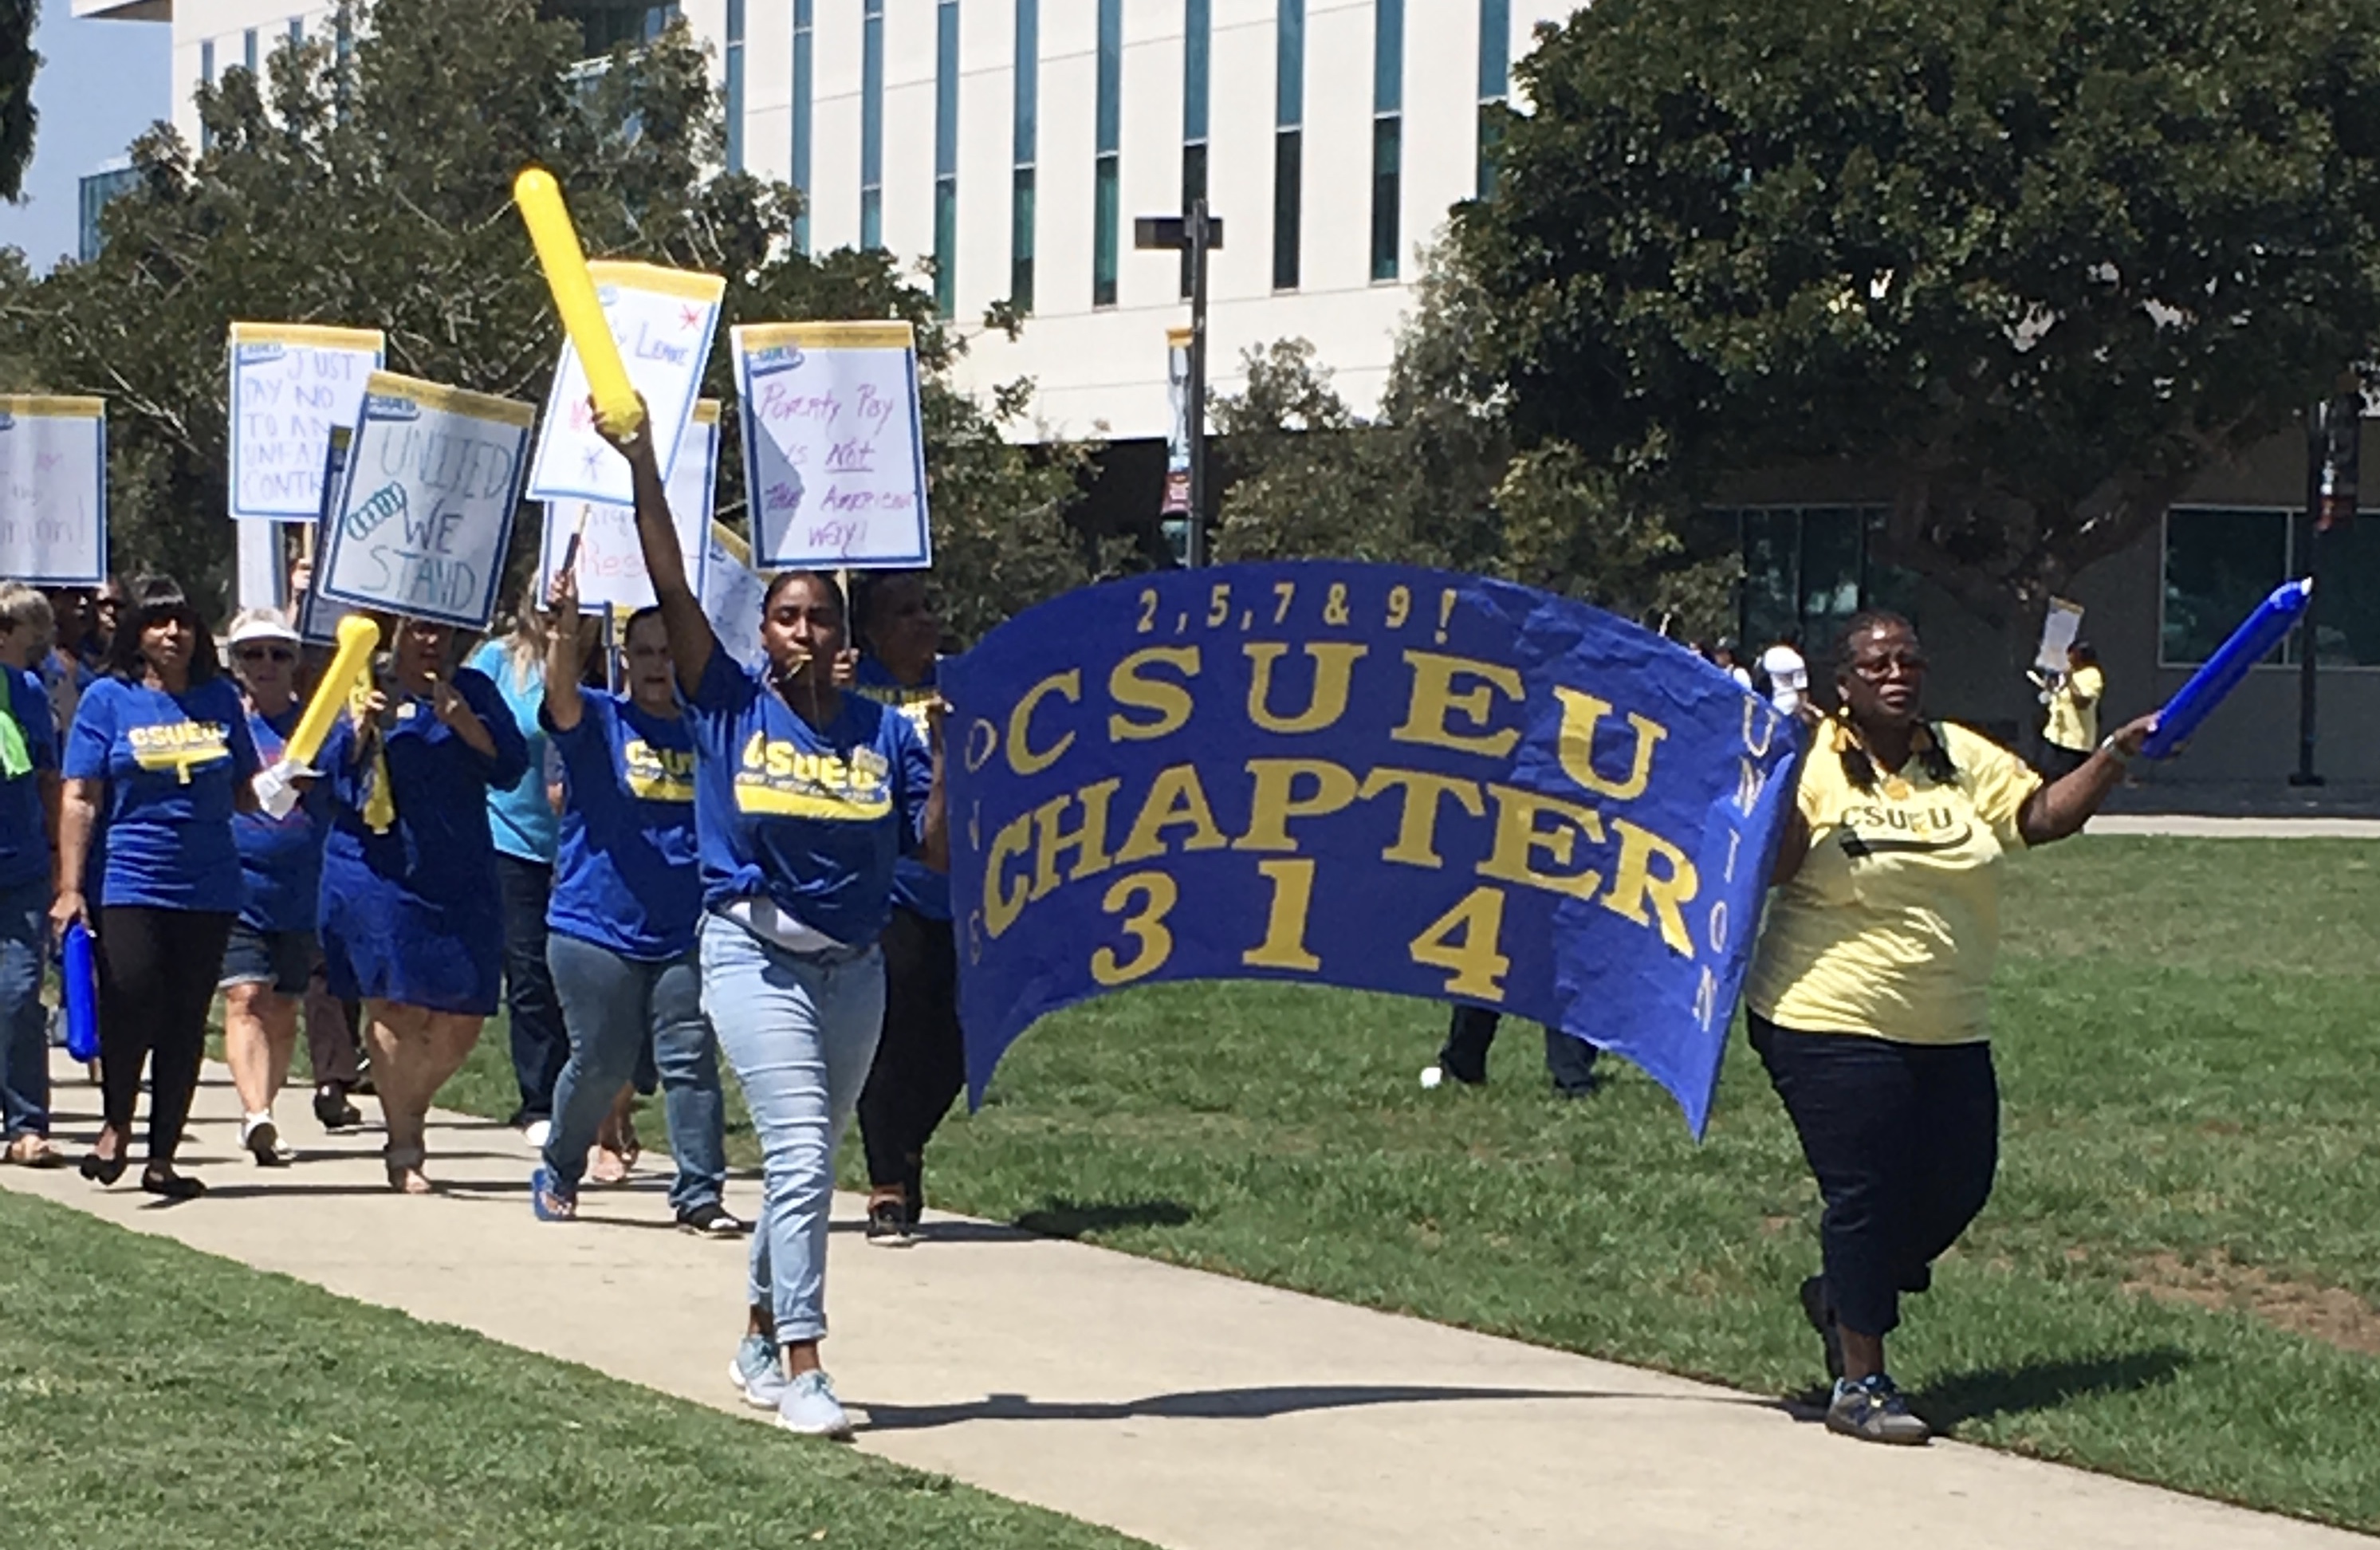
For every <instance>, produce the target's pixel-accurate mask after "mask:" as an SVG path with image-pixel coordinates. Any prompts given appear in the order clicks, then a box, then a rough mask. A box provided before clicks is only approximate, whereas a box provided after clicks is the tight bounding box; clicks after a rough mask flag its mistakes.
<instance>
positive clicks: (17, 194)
mask: <svg viewBox="0 0 2380 1550" xmlns="http://www.w3.org/2000/svg"><path fill="white" fill-rule="evenodd" d="M41 22H42V6H41V0H0V200H9V201H10V202H11V203H14V202H15V201H16V200H18V199H20V198H22V197H23V195H24V192H25V169H26V168H27V167H29V166H30V165H32V163H33V129H34V126H35V122H36V121H37V120H38V119H39V118H40V117H41V115H40V113H39V111H38V110H36V109H35V108H34V106H33V75H34V72H35V71H37V70H39V69H40V68H41V67H42V56H41V54H38V53H36V52H35V51H34V48H33V33H34V30H36V29H37V28H39V27H40V26H41Z"/></svg>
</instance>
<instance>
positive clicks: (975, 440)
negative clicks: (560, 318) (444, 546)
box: [0, 0, 1099, 629]
mask: <svg viewBox="0 0 2380 1550" xmlns="http://www.w3.org/2000/svg"><path fill="white" fill-rule="evenodd" d="M341 33H342V35H346V36H351V37H353V38H354V39H355V40H356V41H355V43H354V46H353V49H352V51H351V52H350V53H348V54H345V55H344V56H343V55H342V54H341V53H340V52H339V50H338V49H337V48H335V47H334V45H333V44H332V43H330V42H326V41H321V40H317V41H314V42H306V43H303V44H285V45H283V46H282V47H281V48H279V49H277V50H275V52H274V53H273V57H272V58H271V60H270V62H269V64H268V67H267V68H266V69H265V71H264V72H263V74H262V77H261V79H260V78H259V77H258V76H257V75H253V74H251V73H249V71H247V70H244V69H234V70H231V71H229V72H227V73H226V74H225V76H224V78H223V79H222V80H221V81H220V82H219V83H217V84H216V85H214V86H212V87H202V88H200V94H199V106H200V115H201V118H202V120H203V122H204V124H205V126H206V131H207V144H206V149H205V150H204V151H201V152H200V153H199V154H197V155H195V156H194V155H192V154H191V152H190V150H189V148H188V146H187V145H186V144H185V143H184V142H183V141H182V140H181V139H180V138H179V137H178V136H177V135H176V134H175V133H174V131H173V130H172V129H171V128H170V127H167V126H164V125H159V126H157V127H155V128H153V129H152V131H151V132H150V133H149V134H148V135H146V136H144V137H143V138H142V139H140V141H139V142H138V143H137V144H136V145H135V146H134V147H133V164H134V165H135V167H136V168H137V169H138V170H139V172H140V179H139V181H138V183H137V184H136V186H135V187H134V188H132V189H130V190H129V191H128V192H127V193H126V194H124V195H123V196H121V197H119V198H118V199H116V200H114V201H112V202H111V203H110V204H109V205H108V207H107V210H106V212H105V214H104V216H103V220H104V223H105V231H106V235H107V244H106V247H105V249H104V250H103V253H102V254H101V256H100V257H99V259H98V260H96V261H94V262H92V263H90V264H83V265H74V264H67V265H61V266H60V267H59V268H58V269H56V270H55V271H54V272H52V273H51V274H50V275H48V276H47V277H45V278H43V279H41V280H39V281H29V280H28V279H26V278H25V277H24V275H23V274H22V272H21V270H19V271H17V272H13V273H11V272H5V271H0V359H13V360H16V361H18V362H20V363H22V365H23V366H24V367H25V368H26V369H29V370H30V372H32V373H34V374H35V376H36V377H37V379H38V380H39V381H41V382H42V385H43V386H45V387H46V388H48V389H50V390H52V391H56V392H74V393H95V394H102V395H103V396H104V397H106V399H107V400H108V408H109V417H110V418H109V431H110V436H109V441H110V457H109V464H110V469H109V472H110V495H111V507H112V515H113V517H114V521H113V522H112V525H111V526H112V529H113V530H112V535H111V536H112V539H113V540H114V543H115V562H116V563H117V565H118V567H119V568H133V567H137V566H139V565H156V566H161V567H164V568H168V569H172V570H174V571H176V572H177V573H179V574H182V575H184V576H185V577H186V579H188V580H189V581H191V582H193V583H213V584H216V585H220V584H221V582H222V581H223V579H224V578H225V575H226V574H227V571H228V562H229V556H230V551H231V534H230V533H229V531H228V523H227V521H226V519H225V516H224V515H223V514H224V511H225V478H226V467H225V464H226V457H225V450H226V429H225V427H226V411H225V361H224V347H225V331H226V329H227V328H228V326H229V324H230V323H231V322H232V321H234V320H235V319H256V320H265V321H280V320H287V321H318V322H325V323H349V324H360V325H377V326H379V327H382V328H383V329H385V330H386V332H387V336H388V360H389V366H390V368H391V369H394V370H397V371H402V372H405V373H407V374H409V375H413V376H418V377H424V378H427V379H429V380H431V381H440V382H447V383H452V384H454V385H456V386H461V387H469V388H476V389H479V390H480V391H483V392H489V393H496V394H504V395H505V396H508V397H513V398H518V399H526V400H530V401H533V402H541V401H542V400H543V398H544V395H545V393H546V390H547V387H548V384H549V381H550V374H551V372H552V370H553V363H554V361H555V359H556V357H558V355H559V352H560V348H561V335H560V328H559V324H558V323H557V322H556V321H555V320H554V318H553V308H552V304H551V302H550V300H549V299H548V297H547V296H546V292H545V286H544V283H543V280H542V278H541V277H540V272H539V270H538V268H537V265H536V262H535V260H534V258H533V256H532V254H531V251H530V248H529V246H528V239H527V237H526V236H525V235H524V234H523V232H522V230H521V226H520V221H519V218H518V216H517V215H516V213H515V212H514V211H513V209H512V207H511V193H510V190H511V180H512V176H513V174H514V173H515V172H516V171H517V170H518V169H519V168H520V167H521V165H522V164H524V163H528V162H529V161H532V160H534V161H538V162H540V163H543V164H545V165H546V166H548V167H550V168H552V169H553V172H554V174H555V176H557V177H559V178H560V179H561V181H562V184H563V187H564V188H565V191H566V193H567V195H568V197H569V200H570V204H571V212H572V215H573V217H574V219H575V220H576V221H577V224H578V227H579V232H580V236H581V237H582V239H583V240H584V242H585V244H586V246H587V248H588V250H589V252H590V253H593V254H598V255H607V254H608V255H617V256H624V257H633V258H638V259H645V260H651V261H654V262H659V263H665V264H672V265H676V266H679V267H685V268H693V269H702V270H707V271H710V272H713V273H719V274H723V275H725V276H726V278H727V281H728V287H727V295H726V301H725V305H724V308H723V311H724V314H725V316H724V321H726V322H729V323H735V322H744V321H800V320H804V319H812V318H841V319H861V318H901V319H905V320H907V321H909V322H911V323H912V324H913V325H915V327H916V329H917V340H918V356H919V366H920V374H921V377H922V379H923V397H924V403H923V406H922V410H923V421H924V429H925V432H926V438H927V457H926V462H927V470H928V477H929V480H930V481H931V489H930V491H929V499H930V503H931V507H932V512H933V517H934V524H935V530H936V537H937V546H938V548H939V549H940V551H941V555H942V558H943V562H944V563H942V564H941V565H940V566H938V567H937V581H938V583H939V584H940V585H941V587H942V589H943V590H944V592H945V593H946V603H947V608H948V612H950V613H951V614H952V615H953V621H954V623H956V624H959V625H961V626H962V627H965V628H971V629H980V628H982V627H984V626H985V625H987V624H989V623H990V622H992V621H995V620H997V619H999V618H1002V617H1005V616H1006V615H1007V614H1008V613H1010V612H1014V611H1015V610H1017V609H1018V608H1021V607H1023V606H1025V605H1026V603H1029V602H1032V601H1035V600H1038V598H1039V597H1041V596H1045V595H1048V594H1049V593H1050V592H1054V591H1058V590H1062V589H1063V588H1064V587H1067V586H1071V585H1075V584H1078V583H1079V582H1081V581H1083V580H1086V579H1089V578H1090V577H1091V576H1092V575H1093V574H1094V572H1095V569H1096V563H1097V562H1098V559H1099V556H1097V555H1095V554H1093V553H1092V552H1091V551H1087V550H1086V549H1085V548H1084V547H1083V546H1082V544H1081V543H1080V541H1079V540H1078V539H1076V537H1075V534H1074V533H1073V532H1072V531H1071V530H1070V529H1069V528H1068V527H1066V525H1065V523H1064V521H1063V518H1062V512H1063V509H1064V507H1065V505H1066V504H1067V502H1068V499H1069V497H1070V496H1071V494H1072V493H1073V490H1074V488H1075V480H1074V464H1073V460H1072V456H1071V454H1068V453H1067V452H1066V451H1065V450H1064V449H1060V450H1059V452H1058V453H1057V454H1054V455H1051V454H1032V453H1028V452H1027V451H1026V449H1023V448H1019V447H1014V446H1011V445H1009V444H1008V443H1006V442H1004V441H1003V440H1002V438H1001V436H1000V434H999V426H998V423H997V422H996V420H995V418H993V417H994V414H1004V415H1014V414H1017V413H1020V412H1021V411H1022V408H1023V405H1024V403H1025V400H1026V396H1027V393H1026V387H1025V386H1024V385H1022V384H1020V385H1018V386H1016V387H1014V388H1012V389H1009V390H1006V391H1004V392H1003V393H1002V394H1000V395H999V399H998V402H997V403H996V404H995V405H994V406H992V411H991V412H990V413H988V412H987V411H986V409H985V408H984V407H982V406H977V405H976V404H975V403H973V402H972V401H970V400H968V399H966V398H965V397H964V396H962V395H960V394H957V393H955V392H953V390H952V389H951V388H950V387H949V385H948V383H947V380H946V379H947V373H948V369H949V367H950V364H951V362H952V361H953V358H954V357H955V356H956V354H957V352H958V350H959V349H960V347H961V346H960V343H959V341H958V340H957V339H956V338H955V337H954V336H953V334H951V333H949V332H948V331H947V330H946V329H945V328H944V327H943V326H942V325H941V324H940V323H939V322H938V321H936V320H935V318H934V315H933V304H932V299H931V297H929V296H928V295H927V294H926V293H925V292H923V291H922V290H920V289H918V288H917V286H916V285H912V284H909V283H908V282H907V281H906V280H905V278H904V277H903V276H902V275H901V274H900V272H898V271H897V269H896V267H895V265H894V262H893V260H892V258H891V257H890V256H889V255H887V254H884V253H882V252H868V253H860V252H854V251H850V250H847V249H846V250H842V251H838V252H834V253H830V254H826V255H823V256H820V257H819V258H816V259H812V258H810V257H808V256H807V255H805V254H802V253H799V252H796V251H794V250H793V249H792V248H791V245H790V243H789V242H788V241H787V236H788V234H789V233H790V231H791V228H792V224H793V216H794V213H795V209H796V203H797V198H796V195H795V192H794V190H792V189H791V188H786V187H784V186H783V185H780V184H769V183H764V182H761V181H759V180H758V179H756V178H753V177H749V176H742V175H731V174H725V173H722V172H721V171H719V170H718V169H719V167H720V163H721V161H722V146H723V130H722V120H721V117H720V113H719V104H718V103H717V101H716V100H715V96H714V94H713V92H712V90H711V86H710V62H709V60H708V59H707V58H706V57H705V54H704V53H703V51H702V50H701V49H700V48H699V47H698V45H697V44H696V43H695V42H693V41H692V39H691V37H690V35H689V34H688V33H687V32H686V30H685V28H684V27H683V25H679V26H676V27H674V28H673V29H672V30H671V31H670V32H669V33H668V34H666V35H665V36H663V37H662V39H660V40H659V41H658V42H653V43H650V44H648V45H646V46H643V47H641V48H637V49H633V50H632V49H630V48H627V47H625V46H623V47H621V48H618V49H615V50H614V51H613V54H612V55H611V56H610V58H609V60H608V63H607V64H606V65H605V66H603V67H599V68H597V69H594V70H591V71H589V70H586V69H582V68H581V67H580V66H581V61H580V59H579V54H580V52H581V49H582V47H583V45H582V44H581V42H580V41H579V39H580V33H579V31H578V30H577V27H576V26H575V25H574V24H571V23H569V22H566V21H565V22H556V21H540V20H539V19H538V18H537V15H536V12H535V9H534V8H533V6H532V5H531V4H530V3H529V0H377V3H376V4H373V5H372V6H370V8H369V10H356V11H351V12H349V13H348V14H347V15H346V17H345V18H344V21H343V25H342V28H341ZM733 387H734V382H733V374H732V369H731V366H730V362H729V360H728V350H727V347H726V342H725V340H724V338H723V337H722V339H721V340H720V341H719V342H718V344H717V345H716V346H715V347H714V349H713V352H712V357H711V365H710V375H709V379H708V381H707V382H706V391H707V392H709V393H710V394H714V395H716V396H718V397H720V398H722V399H724V400H728V401H730V402H731V403H732V400H733V397H734V394H733ZM735 440H736V439H735V437H734V436H732V435H731V436H729V437H727V438H726V442H725V446H724V448H723V449H722V472H721V477H720V491H721V501H720V505H721V515H722V517H723V518H725V519H727V520H730V521H731V522H733V521H735V520H736V519H737V517H738V515H739V514H740V513H741V511H742V507H743V503H742V502H741V500H740V499H738V498H736V496H737V493H738V492H739V491H740V490H741V488H742V481H741V477H740V474H741V456H740V449H738V448H737V447H736V445H735ZM535 531H536V529H535V524H534V520H533V519H529V520H525V521H524V522H523V523H522V525H521V532H520V535H519V541H518V542H517V543H516V562H525V560H526V557H527V556H528V553H529V552H531V551H533V548H534V534H535ZM992 556H997V562H998V563H996V564H994V563H991V557H992Z"/></svg>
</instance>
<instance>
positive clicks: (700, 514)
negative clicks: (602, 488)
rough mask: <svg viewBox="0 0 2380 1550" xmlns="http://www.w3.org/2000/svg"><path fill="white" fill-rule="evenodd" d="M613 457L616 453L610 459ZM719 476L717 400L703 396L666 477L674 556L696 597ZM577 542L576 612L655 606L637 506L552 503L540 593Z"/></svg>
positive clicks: (540, 553)
mask: <svg viewBox="0 0 2380 1550" xmlns="http://www.w3.org/2000/svg"><path fill="white" fill-rule="evenodd" d="M611 455H612V456H613V458H615V459H617V458H618V457H619V454H617V453H613V454H611ZM718 478H719V402H718V400H716V399H711V398H706V399H704V400H703V401H702V402H701V403H699V404H697V405H696V406H695V407H694V424H693V426H692V427H691V428H690V434H688V435H687V437H686V450H685V451H683V452H681V453H679V454H678V459H677V466H676V467H675V468H674V469H673V470H671V472H670V476H669V479H668V484H667V488H668V493H669V507H670V519H671V521H672V522H673V523H674V525H675V527H677V550H678V553H679V554H680V555H681V556H683V557H684V558H685V560H686V579H687V580H688V581H689V582H690V583H692V585H693V587H694V595H695V596H696V597H698V598H699V597H701V596H702V595H703V591H702V576H703V572H704V571H705V570H706V569H707V568H708V566H709V563H710V559H709V556H710V543H709V542H708V541H707V540H708V536H709V534H710V507H711V499H712V496H711V491H712V489H713V487H714V486H715V484H716V483H717V480H718ZM574 536H576V537H577V539H578V609H579V612H582V613H601V612H604V611H605V610H606V609H611V608H625V609H629V610H635V609H639V608H650V607H651V606H652V605H653V601H654V599H653V578H652V575H651V573H650V572H649V571H647V570H646V569H645V548H644V545H643V543H642V542H641V541H639V540H638V539H637V509H636V508H635V507H634V506H605V505H597V504H595V503H592V502H589V501H549V502H548V503H546V507H545V531H544V533H543V535H542V537H541V539H540V544H539V549H538V560H537V595H538V596H539V597H540V598H543V597H545V596H546V595H547V594H548V593H549V592H551V591H552V590H553V578H554V576H555V575H556V574H558V573H559V572H560V571H561V569H562V557H563V555H565V553H567V552H569V550H570V540H571V539H572V538H573V537H574Z"/></svg>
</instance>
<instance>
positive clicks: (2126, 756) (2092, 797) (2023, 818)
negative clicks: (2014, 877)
mask: <svg viewBox="0 0 2380 1550" xmlns="http://www.w3.org/2000/svg"><path fill="white" fill-rule="evenodd" d="M2155 725H2156V718H2155V717H2154V716H2143V717H2142V718H2141V719H2140V720H2139V721H2134V722H2132V723H2131V725H2129V726H2127V727H2125V728H2124V729H2123V730H2122V731H2121V732H2119V733H2116V734H2115V735H2113V736H2112V737H2109V738H2108V739H2107V741H2106V742H2105V743H2102V744H2100V745H2099V747H2098V751H2097V752H2095V753H2094V754H2093V755H2092V756H2091V757H2089V758H2087V759H2084V760H2083V765H2082V768H2081V769H2077V770H2075V771H2074V772H2073V773H2072V774H2070V775H2069V776H2067V777H2066V778H2065V779H2064V780H2062V781H2054V782H2052V783H2050V784H2048V785H2045V786H2042V787H2040V788H2039V789H2037V790H2035V791H2034V793H2033V794H2032V795H2031V796H2029V797H2027V798H2026V799H2025V804H2024V808H2023V810H2022V812H2020V813H2018V814H2017V819H2016V827H2017V832H2018V833H2019V834H2022V836H2024V842H2025V843H2026V844H2027V845H2046V844H2051V843H2053V842H2057V841H2059V840H2063V839H2065V838H2067V837H2068V836H2069V835H2072V834H2079V833H2081V832H2082V830H2083V825H2084V824H2086V823H2089V822H2090V821H2091V815H2092V814H2094V813H2096V812H2097V811H2098V810H2099V805H2100V804H2101V803H2103V802H2105V801H2107V793H2109V792H2111V791H2114V790H2115V789H2116V788H2117V786H2119V785H2120V784H2122V783H2123V779H2124V768H2125V766H2126V765H2127V764H2128V763H2130V762H2131V757H2132V756H2133V755H2135V754H2137V753H2139V752H2140V751H2141V744H2142V742H2143V740H2144V739H2145V738H2147V736H2148V734H2149V729H2150V728H2152V727H2154V726H2155Z"/></svg>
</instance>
